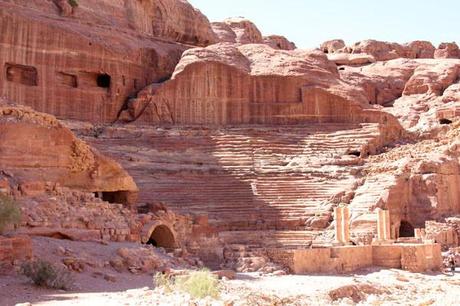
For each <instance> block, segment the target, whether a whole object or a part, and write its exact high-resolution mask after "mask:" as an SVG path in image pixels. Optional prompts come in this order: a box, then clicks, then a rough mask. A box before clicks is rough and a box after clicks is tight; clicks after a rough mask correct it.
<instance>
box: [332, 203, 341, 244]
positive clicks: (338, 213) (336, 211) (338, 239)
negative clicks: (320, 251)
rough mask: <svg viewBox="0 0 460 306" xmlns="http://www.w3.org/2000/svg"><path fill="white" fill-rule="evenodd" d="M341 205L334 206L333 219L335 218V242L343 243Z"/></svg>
mask: <svg viewBox="0 0 460 306" xmlns="http://www.w3.org/2000/svg"><path fill="white" fill-rule="evenodd" d="M342 212H343V211H342V207H336V208H334V219H335V242H336V243H343V231H342Z"/></svg>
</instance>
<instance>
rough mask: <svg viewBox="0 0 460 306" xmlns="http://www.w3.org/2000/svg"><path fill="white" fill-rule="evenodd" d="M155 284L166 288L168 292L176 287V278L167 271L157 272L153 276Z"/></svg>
mask: <svg viewBox="0 0 460 306" xmlns="http://www.w3.org/2000/svg"><path fill="white" fill-rule="evenodd" d="M153 286H154V287H161V288H164V289H165V290H166V291H167V292H172V291H173V288H174V278H172V277H171V276H169V275H167V274H165V273H162V272H157V273H155V275H154V276H153Z"/></svg>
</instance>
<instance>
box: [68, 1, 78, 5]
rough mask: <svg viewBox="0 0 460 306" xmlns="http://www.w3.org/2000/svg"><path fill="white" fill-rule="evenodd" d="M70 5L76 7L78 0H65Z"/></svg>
mask: <svg viewBox="0 0 460 306" xmlns="http://www.w3.org/2000/svg"><path fill="white" fill-rule="evenodd" d="M67 1H68V2H69V4H70V6H71V7H77V6H78V1H77V0H67Z"/></svg>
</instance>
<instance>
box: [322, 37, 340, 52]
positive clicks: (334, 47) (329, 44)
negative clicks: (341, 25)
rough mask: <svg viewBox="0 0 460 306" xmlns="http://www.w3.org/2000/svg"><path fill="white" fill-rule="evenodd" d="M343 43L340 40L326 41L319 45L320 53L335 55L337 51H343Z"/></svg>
mask: <svg viewBox="0 0 460 306" xmlns="http://www.w3.org/2000/svg"><path fill="white" fill-rule="evenodd" d="M344 48H345V42H344V41H343V40H342V39H334V40H328V41H325V42H323V43H322V44H321V47H320V49H321V51H323V52H324V53H336V52H338V51H344V50H342V49H344Z"/></svg>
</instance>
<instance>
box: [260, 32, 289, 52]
mask: <svg viewBox="0 0 460 306" xmlns="http://www.w3.org/2000/svg"><path fill="white" fill-rule="evenodd" d="M264 43H265V44H266V45H269V46H270V47H272V48H273V49H278V50H294V49H296V46H295V44H294V43H293V42H290V41H289V40H288V39H287V38H286V37H284V36H280V35H270V36H265V37H264Z"/></svg>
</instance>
